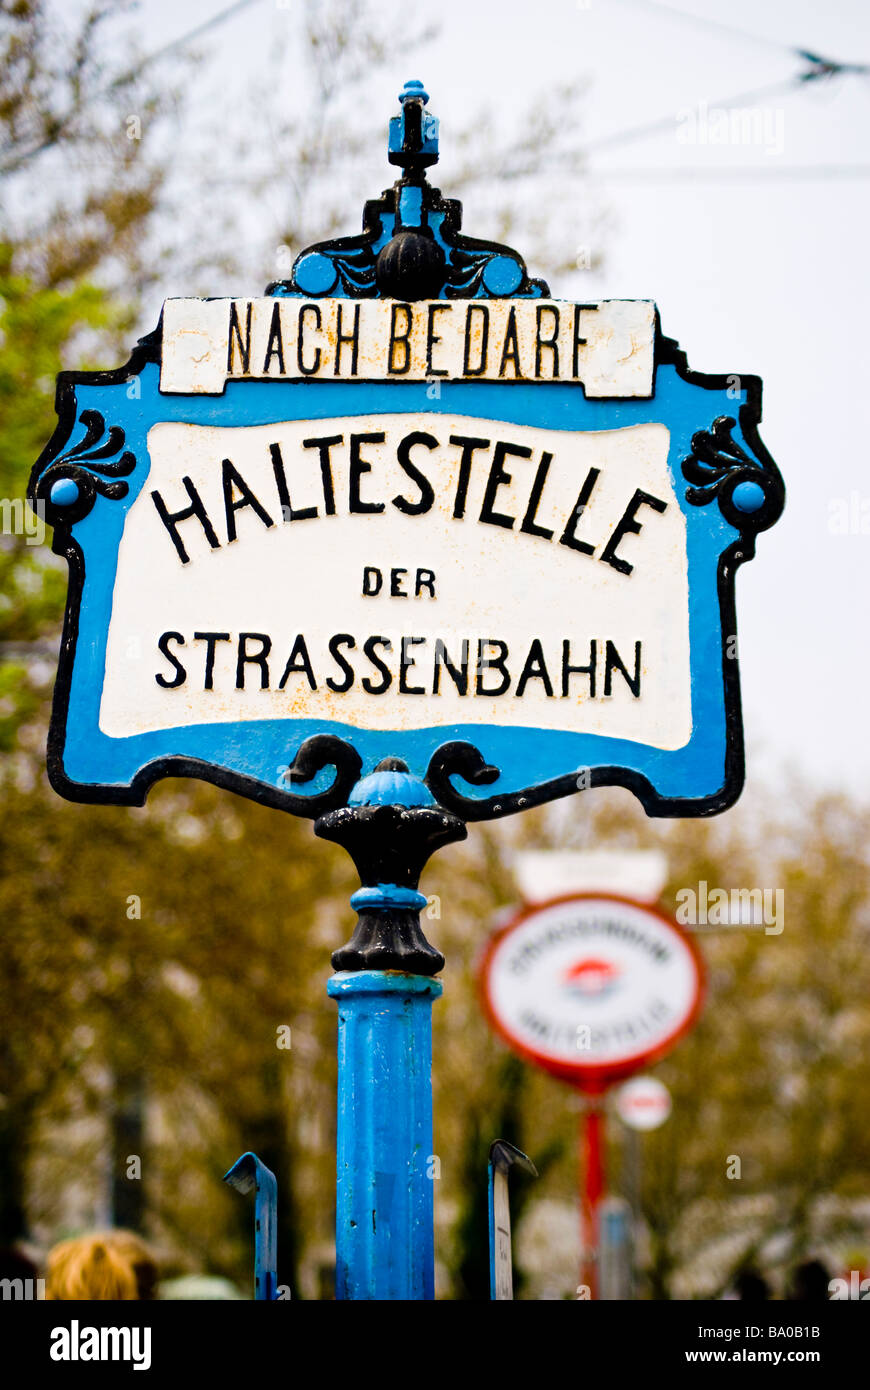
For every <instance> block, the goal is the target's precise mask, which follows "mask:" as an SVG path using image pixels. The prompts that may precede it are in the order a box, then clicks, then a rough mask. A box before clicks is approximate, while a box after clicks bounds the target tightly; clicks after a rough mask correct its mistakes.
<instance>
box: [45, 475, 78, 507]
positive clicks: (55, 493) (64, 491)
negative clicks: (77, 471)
mask: <svg viewBox="0 0 870 1390" xmlns="http://www.w3.org/2000/svg"><path fill="white" fill-rule="evenodd" d="M48 495H49V498H50V500H51V501H52V502H53V503H54V505H55V506H56V507H72V506H73V505H74V503H76V502H78V500H79V485H78V483H77V482H76V481H75V479H74V478H58V480H57V482H56V483H52V485H51V492H50V493H49V494H48Z"/></svg>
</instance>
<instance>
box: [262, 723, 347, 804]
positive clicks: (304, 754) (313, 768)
mask: <svg viewBox="0 0 870 1390" xmlns="http://www.w3.org/2000/svg"><path fill="white" fill-rule="evenodd" d="M325 767H334V768H335V778H334V780H333V781H332V783H331V784H330V786H328V787H327V788H326V790H325V791H322V792H317V793H315V794H314V795H313V796H297V797H294V798H293V801H294V803H295V804H294V807H293V809H294V812H295V813H296V814H297V815H304V816H311V817H313V818H317V817H319V816H323V815H325V814H326V812H327V811H334V810H336V809H337V808H338V807H339V806H345V805H347V800H348V797H349V796H350V794H351V792H352V791H353V789H354V787H355V786H356V784H357V782H358V781H359V776H360V773H361V772H362V758H361V757H360V755H359V753H358V752H357V751H356V749H355V748H353V747H352V746H351V745H350V744H349V743H346V742H345V740H344V739H343V738H336V737H335V735H334V734H315V735H314V736H313V737H312V738H307V739H306V740H305V742H304V743H303V744H301V745H300V747H299V749H298V750H297V753H296V756H295V758H294V759H293V761H292V763H291V764H290V765H289V767H285V768H282V769H281V772H280V773H279V778H278V780H279V784H280V785H281V786H282V787H286V784H287V783H288V782H289V783H291V784H293V785H298V783H300V782H310V781H312V779H313V778H314V777H316V775H317V773H318V772H320V771H322V769H323V768H325Z"/></svg>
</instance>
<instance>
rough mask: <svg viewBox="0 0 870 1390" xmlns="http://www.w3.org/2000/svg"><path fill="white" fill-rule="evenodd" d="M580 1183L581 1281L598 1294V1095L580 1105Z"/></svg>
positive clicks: (600, 1175)
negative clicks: (581, 1111)
mask: <svg viewBox="0 0 870 1390" xmlns="http://www.w3.org/2000/svg"><path fill="white" fill-rule="evenodd" d="M580 1152H581V1155H582V1157H581V1168H582V1186H581V1195H580V1235H581V1240H582V1243H583V1254H582V1264H581V1269H580V1282H581V1284H585V1285H586V1286H587V1287H588V1289H589V1296H590V1297H591V1298H597V1297H598V1244H599V1230H598V1207H599V1204H600V1202H601V1198H602V1197H603V1196H604V1188H605V1178H604V1107H603V1105H602V1103H601V1101H600V1099H598V1098H597V1097H593V1098H590V1099H589V1100H587V1101H586V1103H585V1104H584V1106H583V1114H582V1119H581V1132H580Z"/></svg>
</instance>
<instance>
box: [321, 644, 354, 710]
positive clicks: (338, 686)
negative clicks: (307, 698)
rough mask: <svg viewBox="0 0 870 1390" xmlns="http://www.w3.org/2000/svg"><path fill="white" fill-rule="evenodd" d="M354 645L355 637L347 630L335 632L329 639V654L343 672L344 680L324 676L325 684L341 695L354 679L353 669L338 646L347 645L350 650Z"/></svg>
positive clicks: (348, 688)
mask: <svg viewBox="0 0 870 1390" xmlns="http://www.w3.org/2000/svg"><path fill="white" fill-rule="evenodd" d="M355 646H356V638H354V637H351V635H350V633H349V632H337V633H336V634H335V636H334V637H330V639H329V655H330V656H331V657H333V659H334V660H335V661H336V662H337V663H338V665H339V666H340V667H341V669H342V671H343V672H344V680H341V681H336V680H333V678H332V676H327V677H326V684H327V685H328V686H329V688H330V690H334V691H335V692H336V694H337V695H343V694H344V692H345V691H346V690H350V688H351V686H352V685H353V680H354V670H353V667H352V666H351V664H350V662H349V661H348V660H347V658H346V657H344V656H342V654H341V652H340V651H339V650H338V649H339V647H348V648H350V649H351V650H352V649H353V648H354V647H355Z"/></svg>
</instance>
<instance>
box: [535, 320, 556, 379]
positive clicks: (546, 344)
mask: <svg viewBox="0 0 870 1390" xmlns="http://www.w3.org/2000/svg"><path fill="white" fill-rule="evenodd" d="M544 314H552V315H553V322H552V330H553V331H552V333H551V334H550V336H549V338H543V337H542V336H541V329H542V327H543V322H544ZM536 315H537V328H536V331H535V376H536V377H538V378H539V379H540V376H541V358H542V356H543V351H544V348H549V349H550V352H551V354H552V359H551V361H552V367H553V370H552V372H551V373H550V380H552V381H555V380H556V379H557V378H558V376H559V310H558V309H557V308H556V306H555V304H539V305H538V306H537V309H536Z"/></svg>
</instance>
